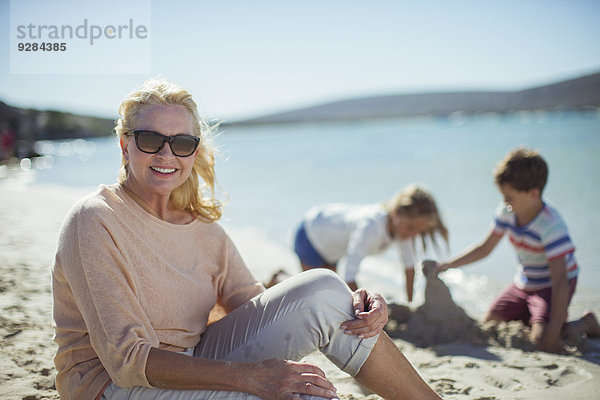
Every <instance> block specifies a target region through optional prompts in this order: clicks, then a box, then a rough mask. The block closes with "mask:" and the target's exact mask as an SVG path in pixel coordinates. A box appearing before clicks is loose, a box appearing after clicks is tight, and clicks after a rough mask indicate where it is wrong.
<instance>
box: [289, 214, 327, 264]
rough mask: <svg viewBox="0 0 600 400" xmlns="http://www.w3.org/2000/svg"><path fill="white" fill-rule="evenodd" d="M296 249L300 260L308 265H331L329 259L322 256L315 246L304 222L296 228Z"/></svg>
mask: <svg viewBox="0 0 600 400" xmlns="http://www.w3.org/2000/svg"><path fill="white" fill-rule="evenodd" d="M294 251H295V252H296V255H297V256H298V258H299V259H300V262H301V263H302V264H303V265H305V266H307V267H315V268H317V267H323V266H326V265H329V263H328V262H327V261H325V260H324V259H323V257H321V255H320V254H319V252H318V251H317V250H316V249H315V248H314V246H313V245H312V243H311V242H310V240H309V239H308V236H306V229H305V228H304V222H302V223H300V225H299V226H298V229H297V230H296V238H295V239H294Z"/></svg>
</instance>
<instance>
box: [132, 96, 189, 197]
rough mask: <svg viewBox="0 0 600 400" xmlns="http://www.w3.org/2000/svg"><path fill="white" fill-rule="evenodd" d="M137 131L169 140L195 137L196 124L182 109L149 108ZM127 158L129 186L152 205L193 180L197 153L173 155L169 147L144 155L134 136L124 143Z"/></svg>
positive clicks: (139, 119) (143, 111)
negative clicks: (175, 137) (159, 135)
mask: <svg viewBox="0 0 600 400" xmlns="http://www.w3.org/2000/svg"><path fill="white" fill-rule="evenodd" d="M136 121H137V122H136V126H135V129H136V130H149V131H154V132H158V133H161V134H163V135H165V136H175V135H181V134H184V135H193V134H194V124H193V118H192V116H191V114H190V113H189V112H188V111H187V109H186V108H185V107H183V106H180V105H149V106H146V107H144V108H143V109H142V110H141V111H140V112H139V114H138V115H137V119H136ZM121 147H122V150H123V157H124V158H125V160H126V161H127V163H128V167H127V186H128V187H129V189H131V190H133V191H134V192H135V193H136V194H137V195H138V196H140V197H141V198H142V199H144V200H147V201H151V200H152V199H153V198H155V197H157V196H158V197H164V196H167V197H168V196H170V195H171V192H172V191H173V190H175V189H176V188H178V187H179V186H181V185H182V184H183V183H184V182H185V181H186V179H187V178H188V177H189V176H190V173H191V171H192V167H193V165H194V159H195V158H196V155H197V154H198V150H196V151H195V152H194V153H193V154H192V155H191V156H189V157H177V156H175V155H173V153H172V151H171V148H170V147H169V144H168V143H166V144H165V145H164V146H163V148H162V149H161V150H160V151H159V152H158V153H156V154H147V153H144V152H142V151H140V150H139V149H138V148H137V146H136V144H135V138H134V137H133V135H129V136H127V137H126V138H124V139H123V140H122V141H121Z"/></svg>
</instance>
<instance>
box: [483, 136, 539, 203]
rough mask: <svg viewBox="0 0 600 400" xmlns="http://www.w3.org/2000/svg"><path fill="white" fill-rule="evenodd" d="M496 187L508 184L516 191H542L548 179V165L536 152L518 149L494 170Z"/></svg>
mask: <svg viewBox="0 0 600 400" xmlns="http://www.w3.org/2000/svg"><path fill="white" fill-rule="evenodd" d="M494 179H495V180H496V184H497V185H498V186H500V185H504V184H508V185H510V186H511V187H513V188H514V189H516V190H519V191H528V190H531V189H539V190H540V194H541V193H542V192H543V191H544V186H546V180H547V179H548V165H547V164H546V161H544V159H543V158H542V156H541V155H540V153H538V152H537V151H534V150H531V149H527V148H525V147H519V148H517V149H515V150H513V151H511V152H510V153H508V154H507V155H506V157H504V159H503V160H502V161H500V163H499V164H498V165H497V166H496V168H495V169H494Z"/></svg>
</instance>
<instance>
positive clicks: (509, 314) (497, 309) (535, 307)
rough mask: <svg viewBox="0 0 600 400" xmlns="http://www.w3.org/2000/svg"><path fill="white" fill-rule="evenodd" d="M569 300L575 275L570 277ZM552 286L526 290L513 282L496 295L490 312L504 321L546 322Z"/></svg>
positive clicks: (572, 291)
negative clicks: (530, 290)
mask: <svg viewBox="0 0 600 400" xmlns="http://www.w3.org/2000/svg"><path fill="white" fill-rule="evenodd" d="M568 285H569V300H568V303H567V305H568V304H570V303H571V298H572V297H573V294H574V293H575V287H576V286H577V277H575V278H573V279H570V280H569V282H568ZM551 305H552V288H546V289H540V290H535V291H532V292H526V291H524V290H522V289H519V288H518V287H517V286H516V285H515V284H514V283H513V284H511V285H510V286H509V287H508V288H507V289H506V290H505V291H504V292H502V293H501V294H500V296H498V298H497V299H496V300H495V301H494V303H493V304H492V306H491V307H490V312H493V313H495V314H498V315H500V316H501V317H502V318H503V319H504V320H505V321H523V322H524V323H525V324H528V325H533V324H535V323H543V324H545V323H547V322H548V321H549V320H550V312H551V311H552V310H551Z"/></svg>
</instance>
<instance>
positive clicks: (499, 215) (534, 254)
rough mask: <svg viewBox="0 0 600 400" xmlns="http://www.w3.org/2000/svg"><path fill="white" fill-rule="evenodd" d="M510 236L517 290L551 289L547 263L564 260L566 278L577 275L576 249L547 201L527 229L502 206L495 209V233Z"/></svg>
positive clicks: (557, 215)
mask: <svg viewBox="0 0 600 400" xmlns="http://www.w3.org/2000/svg"><path fill="white" fill-rule="evenodd" d="M505 232H508V237H509V239H510V242H511V243H512V245H513V247H514V248H515V250H516V252H517V258H518V261H519V268H518V271H517V273H516V275H515V278H514V282H515V285H517V287H518V288H520V289H523V290H527V291H532V290H539V289H544V288H548V287H551V286H552V280H551V278H550V269H549V268H548V261H549V260H552V259H555V258H559V257H564V258H565V261H566V266H567V279H572V278H574V277H576V276H577V273H578V272H579V267H578V266H577V261H576V260H575V246H574V245H573V242H572V241H571V238H570V236H569V233H568V231H567V225H566V224H565V223H564V221H563V219H562V218H561V217H560V215H559V214H558V212H557V211H556V209H554V208H553V207H551V206H549V205H548V204H546V203H545V202H544V207H543V208H542V210H541V211H540V212H539V214H538V215H537V216H536V217H535V218H534V219H533V220H531V221H530V222H529V223H528V224H526V225H524V226H517V217H516V216H515V215H514V214H513V213H512V212H511V211H509V210H508V209H507V207H506V205H505V204H501V205H500V206H499V207H498V209H497V210H496V218H495V220H494V223H493V233H494V234H496V235H499V236H503V235H504V233H505Z"/></svg>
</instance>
